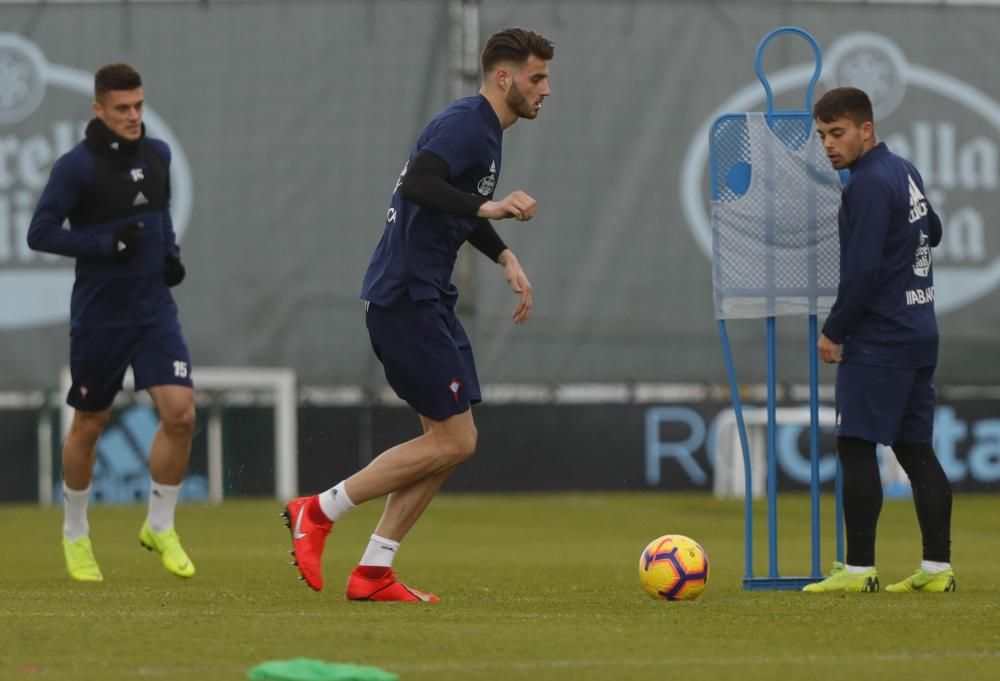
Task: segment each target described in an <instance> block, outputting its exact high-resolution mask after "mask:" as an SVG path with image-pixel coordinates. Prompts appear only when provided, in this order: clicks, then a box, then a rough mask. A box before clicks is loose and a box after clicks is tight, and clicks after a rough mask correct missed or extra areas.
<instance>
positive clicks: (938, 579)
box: [885, 568, 955, 594]
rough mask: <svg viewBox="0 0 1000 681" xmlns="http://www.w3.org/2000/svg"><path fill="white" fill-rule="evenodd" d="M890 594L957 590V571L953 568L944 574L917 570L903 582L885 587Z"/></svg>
mask: <svg viewBox="0 0 1000 681" xmlns="http://www.w3.org/2000/svg"><path fill="white" fill-rule="evenodd" d="M885 590H886V591H888V592H889V593H894V594H901V593H906V592H908V591H923V592H924V593H942V592H945V591H954V590H955V571H954V570H952V569H951V568H948V569H947V570H944V571H943V572H924V571H923V570H917V571H916V572H914V573H913V574H912V575H910V576H909V577H907V578H906V579H904V580H903V581H902V582H896V583H895V584H890V585H889V586H887V587H885Z"/></svg>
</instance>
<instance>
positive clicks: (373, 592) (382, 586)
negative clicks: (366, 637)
mask: <svg viewBox="0 0 1000 681" xmlns="http://www.w3.org/2000/svg"><path fill="white" fill-rule="evenodd" d="M347 598H348V600H351V601H417V602H424V603H437V602H438V601H440V600H441V599H440V598H438V597H437V596H435V595H434V594H425V593H424V592H423V591H417V590H416V589H411V588H410V587H408V586H406V585H405V584H403V583H402V582H400V581H399V580H398V579H396V573H395V572H393V571H392V568H377V567H372V566H367V565H359V566H358V567H356V568H354V572H352V573H351V577H350V578H349V579H348V580H347Z"/></svg>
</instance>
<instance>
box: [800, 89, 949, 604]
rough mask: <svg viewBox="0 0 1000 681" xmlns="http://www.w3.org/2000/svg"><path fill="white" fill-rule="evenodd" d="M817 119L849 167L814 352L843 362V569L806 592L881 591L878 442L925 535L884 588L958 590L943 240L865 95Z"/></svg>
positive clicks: (819, 110)
mask: <svg viewBox="0 0 1000 681" xmlns="http://www.w3.org/2000/svg"><path fill="white" fill-rule="evenodd" d="M813 118H814V119H815V120H816V130H817V132H818V133H819V136H820V138H821V139H822V140H823V146H824V148H825V149H826V153H827V156H829V158H830V161H831V163H833V167H834V168H836V169H837V170H841V169H844V168H849V169H850V170H851V179H850V181H849V182H848V184H847V186H846V187H845V188H844V193H843V198H842V200H841V206H840V214H839V223H840V286H839V288H838V289H837V300H836V302H835V303H834V305H833V308H832V309H831V310H830V316H829V317H828V318H827V320H826V324H824V325H823V333H822V335H821V336H820V339H819V343H818V346H817V347H818V350H819V356H820V358H821V359H822V360H823V361H824V362H827V363H836V364H838V366H837V387H836V400H837V452H838V454H839V456H840V463H841V466H842V468H843V472H844V520H845V524H846V528H847V563H846V565H841V564H839V563H838V564H835V565H834V570H833V573H832V574H831V575H830V577H828V578H827V579H825V580H823V581H821V582H818V583H816V584H810V585H808V586H806V587H805V588H804V589H803V590H804V591H810V592H830V591H833V592H842V591H867V592H874V591H878V589H879V580H878V571H877V570H876V569H875V528H876V525H877V524H878V516H879V512H880V511H881V510H882V481H881V479H880V476H879V469H878V460H877V458H876V454H875V452H876V449H875V446H876V443H879V442H881V443H883V444H887V445H891V446H892V450H893V452H894V453H895V455H896V458H897V459H898V460H899V463H900V465H901V466H902V467H903V470H905V471H906V474H907V475H908V476H909V478H910V483H911V485H912V488H913V500H914V502H915V504H916V509H917V518H918V520H919V522H920V532H921V535H922V537H923V561H922V562H921V564H920V568H919V569H918V570H917V571H916V572H915V573H914V574H913V575H911V576H910V577H908V578H907V579H904V580H903V581H901V582H898V583H896V584H892V585H890V586H887V587H886V591H890V592H903V591H924V592H933V591H954V590H955V573H954V572H953V570H952V568H951V563H950V562H949V561H950V560H951V485H950V484H949V482H948V478H947V477H946V476H945V473H944V470H943V469H942V468H941V464H940V462H939V461H938V459H937V456H936V455H935V454H934V448H933V447H932V446H931V442H932V436H933V431H934V383H933V379H934V369H935V366H936V365H937V357H938V329H937V321H936V320H935V317H934V272H933V268H932V266H931V247H932V246H937V245H938V243H939V242H940V241H941V220H940V218H938V216H937V214H936V213H935V212H934V209H933V208H931V206H930V203H928V201H927V198H926V196H925V195H924V185H923V180H922V179H921V177H920V173H918V172H917V170H916V168H914V167H913V166H912V165H911V164H910V163H909V162H908V161H906V160H905V159H903V158H900V157H899V156H896V155H895V154H893V153H892V152H890V151H889V149H888V148H887V147H886V146H885V144H884V143H879V142H878V140H877V139H876V138H875V130H874V127H873V116H872V105H871V101H870V100H869V99H868V95H866V94H865V93H864V92H862V91H861V90H858V89H856V88H851V87H843V88H837V89H835V90H831V91H830V92H827V93H826V94H825V95H823V97H821V98H820V99H819V101H818V102H816V105H815V106H814V107H813Z"/></svg>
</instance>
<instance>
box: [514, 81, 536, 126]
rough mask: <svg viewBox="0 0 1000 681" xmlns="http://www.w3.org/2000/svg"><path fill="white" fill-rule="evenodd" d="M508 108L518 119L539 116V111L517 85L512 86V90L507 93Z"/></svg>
mask: <svg viewBox="0 0 1000 681" xmlns="http://www.w3.org/2000/svg"><path fill="white" fill-rule="evenodd" d="M507 106H508V107H509V108H510V110H511V111H513V112H514V113H516V114H517V117H518V118H534V117H535V116H537V115H538V109H536V108H535V107H534V105H532V104H530V103H529V102H528V100H527V99H526V98H525V96H524V94H522V93H521V91H520V90H518V89H517V83H511V84H510V90H508V91H507Z"/></svg>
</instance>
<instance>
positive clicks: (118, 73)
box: [94, 64, 142, 99]
mask: <svg viewBox="0 0 1000 681" xmlns="http://www.w3.org/2000/svg"><path fill="white" fill-rule="evenodd" d="M141 87H142V76H140V75H139V72H138V71H136V70H135V69H134V68H132V67H131V66H129V65H128V64H108V65H107V66H102V67H101V68H99V69H97V73H95V74H94V99H100V98H101V96H102V95H105V94H107V93H109V92H111V91H112V90H138V89H139V88H141Z"/></svg>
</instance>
